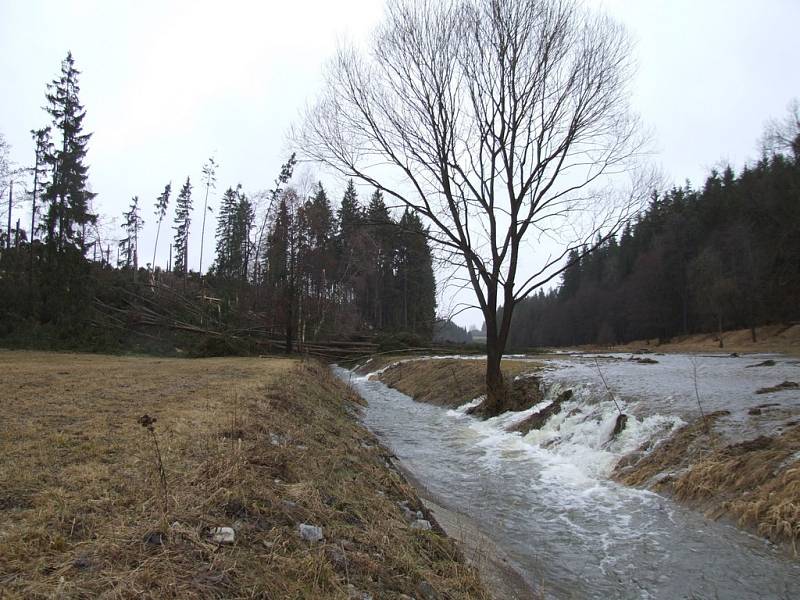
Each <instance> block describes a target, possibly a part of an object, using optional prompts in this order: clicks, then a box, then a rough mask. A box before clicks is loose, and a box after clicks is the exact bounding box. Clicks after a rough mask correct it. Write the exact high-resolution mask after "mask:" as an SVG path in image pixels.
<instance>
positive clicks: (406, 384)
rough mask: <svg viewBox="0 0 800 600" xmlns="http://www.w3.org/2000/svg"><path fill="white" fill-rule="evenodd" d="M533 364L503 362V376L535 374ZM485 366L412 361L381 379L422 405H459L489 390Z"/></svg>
mask: <svg viewBox="0 0 800 600" xmlns="http://www.w3.org/2000/svg"><path fill="white" fill-rule="evenodd" d="M539 366H540V365H538V364H537V363H532V362H524V361H515V360H506V361H503V374H504V377H505V378H506V380H508V381H510V380H512V379H513V378H514V377H515V376H516V375H519V374H521V373H530V372H534V371H536V370H537V369H538V368H539ZM485 376H486V363H485V361H483V360H462V359H451V358H447V359H436V360H424V359H422V360H409V361H406V362H402V363H400V364H398V365H396V366H394V367H390V368H388V369H386V370H385V371H384V372H383V373H382V374H381V375H380V376H379V378H380V380H381V381H382V382H383V383H385V384H386V385H388V386H389V387H393V388H395V389H397V390H399V391H401V392H403V393H404V394H406V395H407V396H411V397H412V398H414V399H415V400H417V401H419V402H428V403H430V404H438V405H440V406H453V407H455V406H460V405H462V404H465V403H466V402H469V401H470V400H474V399H475V398H477V397H478V396H480V395H482V394H484V393H485V390H486V379H485Z"/></svg>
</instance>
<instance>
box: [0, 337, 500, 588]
mask: <svg viewBox="0 0 800 600" xmlns="http://www.w3.org/2000/svg"><path fill="white" fill-rule="evenodd" d="M0 387H1V389H2V390H3V399H2V404H1V406H2V414H1V415H0V416H1V417H2V420H1V421H0V455H1V456H2V457H3V460H2V461H0V597H2V598H55V597H57V598H133V597H137V598H139V597H150V598H200V597H202V598H214V597H219V598H223V597H224V598H274V599H284V598H334V599H348V598H362V597H364V596H363V595H362V593H369V594H371V595H372V597H373V598H376V599H377V598H402V597H403V594H406V595H407V596H414V597H417V598H422V597H425V595H424V594H425V593H428V592H431V593H435V594H437V596H438V597H439V598H453V599H456V598H488V594H487V592H486V591H485V589H484V588H483V587H482V585H481V583H480V581H479V579H478V577H477V575H476V573H475V571H474V570H473V569H472V568H470V567H468V566H466V565H465V564H464V563H463V561H462V558H461V555H460V553H459V551H458V550H457V549H456V547H455V546H454V544H453V542H452V541H451V540H449V539H448V538H446V537H444V536H442V535H440V534H439V533H437V532H436V531H421V530H415V529H412V528H411V527H410V526H409V524H408V522H407V521H406V520H405V518H404V516H403V511H402V510H401V508H400V507H399V506H398V504H397V503H398V502H400V501H408V502H409V504H410V506H411V507H412V508H413V509H417V508H421V506H420V505H419V500H418V499H417V497H416V495H415V493H414V491H413V489H412V488H411V487H410V486H409V484H408V483H407V482H406V481H405V480H404V479H403V478H402V477H401V476H400V475H399V474H398V473H397V472H396V471H394V470H393V469H391V468H390V467H388V466H387V457H386V452H385V451H384V450H383V449H382V448H381V447H380V446H379V445H377V443H376V441H375V439H374V438H373V436H372V435H371V434H370V433H368V432H367V431H366V430H365V429H363V428H362V427H361V426H359V425H358V424H357V422H356V420H355V419H354V417H353V413H354V412H355V411H356V410H357V402H358V398H357V397H356V396H355V395H354V394H353V393H352V392H351V391H350V390H349V389H348V388H346V387H345V386H344V385H343V384H341V383H340V382H338V381H337V380H335V379H334V378H333V377H332V376H331V374H330V372H329V371H328V370H327V369H326V368H325V367H323V366H321V365H317V364H314V363H309V364H303V363H301V362H299V361H292V360H282V359H240V358H236V359H203V360H181V359H157V358H138V357H105V356H95V355H71V354H51V353H33V352H7V351H0ZM145 414H146V415H149V416H151V417H155V418H156V419H157V421H156V422H155V424H154V425H153V427H152V428H153V431H152V432H150V431H149V430H148V429H147V428H145V427H143V426H142V425H140V424H139V423H138V422H137V421H138V420H139V419H140V417H142V416H143V415H145ZM156 443H157V445H158V450H157V449H156ZM159 453H160V459H161V461H162V464H163V478H162V472H161V470H160V468H159ZM301 523H306V524H311V525H316V526H320V527H322V529H323V535H324V539H323V540H322V541H321V542H315V543H311V542H307V541H305V540H303V539H302V538H301V537H300V535H299V533H298V527H299V525H300V524H301ZM215 527H231V528H233V529H234V530H235V541H234V543H233V544H230V545H228V544H226V545H220V544H218V543H216V542H214V541H213V540H212V539H211V538H210V531H211V529H212V528H215ZM434 529H436V528H434Z"/></svg>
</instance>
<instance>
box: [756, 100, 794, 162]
mask: <svg viewBox="0 0 800 600" xmlns="http://www.w3.org/2000/svg"><path fill="white" fill-rule="evenodd" d="M761 144H762V148H763V150H764V152H766V153H769V154H780V153H784V152H787V151H791V152H792V153H793V154H794V156H795V158H796V159H798V160H800V102H799V101H798V100H796V99H795V100H792V101H791V102H790V103H789V106H788V107H787V109H786V115H785V116H784V117H783V119H780V120H778V119H772V120H770V121H769V122H768V123H767V126H766V128H765V131H764V136H763V138H762V141H761Z"/></svg>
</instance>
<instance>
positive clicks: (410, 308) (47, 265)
mask: <svg viewBox="0 0 800 600" xmlns="http://www.w3.org/2000/svg"><path fill="white" fill-rule="evenodd" d="M79 74H80V72H79V71H78V70H77V69H76V67H75V63H74V59H73V57H72V55H71V54H69V55H68V56H67V58H66V59H65V60H64V61H63V62H62V68H61V72H60V74H59V75H58V77H56V79H54V80H53V81H52V82H51V83H50V84H49V85H48V88H47V89H48V92H47V95H46V101H47V104H46V111H47V113H48V114H49V116H50V118H51V124H50V125H49V126H47V127H44V128H42V129H38V130H34V131H32V132H31V134H32V138H33V145H34V152H33V153H32V154H33V155H34V156H35V164H34V165H33V166H32V167H30V168H23V169H17V170H16V171H15V172H14V177H13V179H14V180H15V182H16V183H17V184H18V187H17V190H18V192H17V201H18V202H17V204H16V205H12V204H11V202H9V212H8V226H7V227H4V230H3V232H2V237H0V279H1V280H2V285H0V339H5V340H6V342H7V343H12V344H19V345H47V346H50V347H72V348H85V349H98V350H111V349H117V348H119V349H124V348H126V347H131V346H132V347H134V348H137V349H159V350H164V349H167V350H169V348H170V347H171V346H174V345H175V344H179V345H184V346H185V345H186V342H187V339H186V336H187V335H188V334H189V333H192V334H198V333H199V334H202V333H204V332H208V333H210V334H213V337H212V338H211V339H213V340H214V344H212V345H216V346H217V347H216V350H215V351H219V352H225V351H228V350H232V349H235V348H231V347H230V344H231V340H234V339H235V340H238V342H237V344H239V346H240V348H239V349H241V346H242V345H243V346H244V347H248V344H247V340H251V339H261V340H264V339H279V340H280V344H281V347H282V348H283V349H285V350H286V351H292V350H296V349H300V350H302V347H303V344H304V343H306V342H309V341H314V340H325V339H333V338H337V339H347V338H350V337H359V336H361V338H364V337H366V336H369V337H370V338H374V337H375V334H377V333H387V334H391V335H393V336H395V337H399V338H403V337H405V338H406V339H407V341H409V342H413V343H422V342H425V341H428V340H430V338H431V336H432V332H433V326H434V320H435V311H436V300H435V298H436V284H435V279H434V274H433V263H432V255H431V249H430V247H429V245H428V239H427V231H426V229H425V227H424V225H423V223H422V222H421V220H420V219H419V217H417V215H416V214H414V213H412V212H409V211H405V212H403V213H402V214H401V215H400V216H399V218H396V217H395V216H394V215H393V214H392V211H391V210H390V208H389V207H388V206H387V204H386V202H385V201H384V198H383V196H382V194H381V192H380V191H379V190H375V191H374V193H372V195H371V197H370V198H369V200H368V202H367V203H364V202H362V201H361V199H360V198H359V195H358V192H357V190H356V188H355V185H354V184H353V181H352V180H351V181H349V182H348V184H347V188H346V191H345V193H344V196H343V198H342V199H341V203H340V206H339V208H338V210H337V209H335V208H334V206H333V205H332V203H331V200H330V198H329V196H328V193H327V191H326V190H325V188H324V187H323V185H322V183H318V184H316V185H315V186H313V188H312V189H311V190H309V191H307V192H306V193H301V192H300V191H299V190H298V189H297V188H296V187H294V186H292V185H291V178H292V175H293V170H294V166H295V159H294V156H292V157H291V158H290V159H289V161H287V163H286V164H284V165H283V166H282V168H281V170H280V174H279V176H278V177H277V179H276V181H275V187H274V188H273V189H271V190H269V191H267V192H263V193H261V194H259V203H255V202H253V201H252V200H251V198H250V197H249V196H248V194H246V193H245V192H244V190H243V189H242V186H241V185H237V186H231V187H229V188H227V189H226V190H225V192H224V193H223V194H222V196H221V199H219V202H218V208H217V219H216V231H215V234H216V235H215V248H214V249H213V254H214V256H213V262H212V264H211V265H210V268H208V269H207V270H206V271H205V272H204V271H203V269H202V260H203V249H202V245H201V258H200V260H201V267H200V269H199V271H198V272H195V271H192V270H190V268H189V264H188V262H189V260H188V247H189V239H190V236H195V235H198V234H199V235H200V236H201V239H203V232H204V230H205V227H206V222H205V217H206V215H207V214H208V206H209V204H208V203H209V199H211V200H212V201H215V200H216V198H215V195H216V191H215V190H216V167H217V165H216V162H215V161H214V160H213V159H211V160H209V161H208V162H207V163H206V165H205V166H204V168H203V177H202V180H201V182H200V186H199V189H198V190H195V188H194V184H193V182H192V181H191V179H190V178H188V177H187V178H186V180H185V181H184V182H183V183H181V185H180V186H179V187H178V188H177V189H176V190H175V192H176V193H175V195H174V199H173V188H172V182H169V183H168V184H167V185H165V187H164V189H163V192H162V193H161V194H160V195H159V196H158V197H157V198H152V199H150V200H149V201H144V200H142V199H140V198H139V197H138V196H134V197H133V198H132V200H131V202H130V205H129V207H128V209H127V210H126V211H124V212H123V214H122V218H123V220H122V233H121V235H119V236H118V237H117V239H116V240H114V246H116V247H115V248H114V247H112V242H111V241H109V240H108V239H107V238H106V239H103V236H102V235H101V233H100V231H99V228H98V226H97V223H98V218H97V214H96V212H95V211H94V201H95V194H93V193H92V192H90V191H89V186H88V185H87V182H88V167H87V163H86V156H87V149H88V143H89V140H90V138H91V134H87V133H84V131H83V119H84V117H85V114H86V111H85V109H84V107H83V105H82V104H81V103H80V99H79V91H80V87H79V85H78V79H79ZM6 164H7V163H6ZM9 198H11V196H10V195H9ZM20 198H23V199H24V200H23V201H24V203H25V205H26V206H25V210H24V211H23V210H19V209H18V211H17V212H18V213H20V212H23V213H24V214H27V215H28V219H29V222H28V223H27V224H24V223H21V222H20V220H19V219H18V220H16V221H15V222H14V224H13V225H12V219H11V216H12V211H13V209H14V207H15V206H17V207H19V199H20ZM200 199H202V201H203V204H202V212H201V213H200V217H202V220H201V218H199V217H198V218H197V219H193V216H196V211H195V204H197V206H198V208H199V207H200ZM150 202H152V203H153V204H152V206H153V212H152V213H150V214H148V212H149V210H148V207H149V205H150ZM215 204H216V202H215ZM150 215H152V216H150ZM170 217H171V219H170ZM170 220H171V223H170ZM148 221H149V223H148ZM193 221H195V222H193ZM170 225H171V229H172V232H171V233H172V239H171V240H169V242H171V243H170V252H169V260H168V262H167V265H165V266H166V268H162V267H160V266H156V257H157V255H158V247H159V241H160V242H161V244H162V245H165V244H166V243H167V240H164V239H163V238H164V237H166V234H167V232H166V231H165V230H166V229H167V228H168V227H169V226H170ZM198 225H200V227H201V229H200V231H199V232H198ZM147 226H149V227H152V228H153V230H154V231H155V233H156V234H155V243H154V246H153V247H152V248H144V247H143V246H142V244H141V243H140V241H141V239H142V232H143V231H144V228H145V227H147ZM162 234H164V235H162ZM159 238H161V240H159ZM201 244H202V242H201ZM151 253H152V260H150V258H149V257H150V256H151ZM145 257H146V258H145ZM175 332H178V333H175ZM189 337H193V339H195V340H197V339H200V340H201V344H202V343H208V341H209V338H207V337H206V338H203V337H202V336H201V337H200V338H198V337H197V336H196V335H194V336H189ZM148 340H149V341H148ZM242 340H244V341H242ZM259 348H262V347H261V346H260V347H259ZM201 350H202V349H201Z"/></svg>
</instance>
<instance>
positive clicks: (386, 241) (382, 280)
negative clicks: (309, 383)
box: [365, 190, 397, 329]
mask: <svg viewBox="0 0 800 600" xmlns="http://www.w3.org/2000/svg"><path fill="white" fill-rule="evenodd" d="M365 223H366V229H367V231H368V233H369V235H370V238H371V241H372V243H371V244H370V245H369V247H368V248H369V252H370V254H371V256H370V261H371V263H372V264H373V265H374V267H375V268H374V270H373V271H372V272H371V273H370V274H369V286H368V289H369V290H370V295H371V298H370V299H369V302H368V311H369V313H370V314H369V317H370V319H371V321H372V323H373V325H374V326H375V327H377V328H378V329H383V328H385V327H391V326H393V325H396V324H395V323H392V322H391V321H392V316H391V313H392V310H391V306H390V304H391V299H392V297H393V295H394V291H395V290H394V289H393V287H394V286H393V284H394V274H393V271H392V269H393V263H394V261H395V246H396V243H397V240H396V238H397V224H396V223H395V222H394V221H393V220H392V217H391V215H390V214H389V209H388V208H387V207H386V203H385V202H384V201H383V194H382V193H381V191H380V190H375V192H374V193H373V194H372V197H371V198H370V201H369V206H368V207H367V211H366V215H365Z"/></svg>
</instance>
